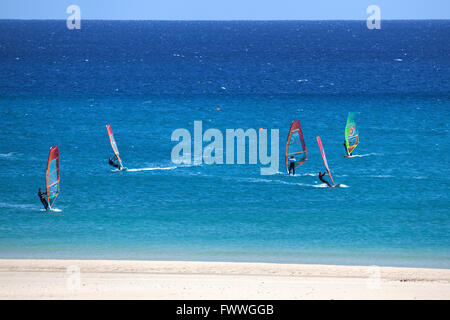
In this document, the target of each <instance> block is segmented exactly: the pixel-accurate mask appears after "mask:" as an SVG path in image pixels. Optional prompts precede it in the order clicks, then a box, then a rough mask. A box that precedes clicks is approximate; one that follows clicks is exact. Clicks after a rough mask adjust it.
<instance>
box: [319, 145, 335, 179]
mask: <svg viewBox="0 0 450 320" xmlns="http://www.w3.org/2000/svg"><path fill="white" fill-rule="evenodd" d="M316 139H317V144H318V145H319V149H320V154H321V155H322V159H323V163H324V164H325V168H326V169H327V171H328V175H329V176H330V179H331V182H332V183H333V185H335V183H334V181H333V177H332V176H331V172H330V168H329V167H328V161H327V157H326V155H325V150H324V149H323V145H322V140H320V137H317V138H316Z"/></svg>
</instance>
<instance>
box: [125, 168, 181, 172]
mask: <svg viewBox="0 0 450 320" xmlns="http://www.w3.org/2000/svg"><path fill="white" fill-rule="evenodd" d="M176 168H177V167H164V168H161V167H154V168H138V169H128V170H127V171H130V172H139V171H154V170H173V169H176Z"/></svg>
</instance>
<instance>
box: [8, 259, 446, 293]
mask: <svg viewBox="0 0 450 320" xmlns="http://www.w3.org/2000/svg"><path fill="white" fill-rule="evenodd" d="M78 270H79V271H80V272H79V273H78ZM0 299H450V270H449V269H421V268H393V267H379V268H378V267H365V266H333V265H295V264H272V263H226V262H182V261H174V262H171V261H170V262H169V261H109V260H108V261H106V260H0Z"/></svg>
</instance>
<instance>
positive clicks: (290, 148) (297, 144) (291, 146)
mask: <svg viewBox="0 0 450 320" xmlns="http://www.w3.org/2000/svg"><path fill="white" fill-rule="evenodd" d="M291 156H294V157H295V160H296V161H295V168H297V167H299V166H301V165H302V164H303V163H305V161H306V145H305V139H304V138H303V132H302V127H301V125H300V121H299V120H295V121H293V122H292V124H291V128H290V129H289V135H288V137H287V141H286V171H287V172H288V173H289V157H291Z"/></svg>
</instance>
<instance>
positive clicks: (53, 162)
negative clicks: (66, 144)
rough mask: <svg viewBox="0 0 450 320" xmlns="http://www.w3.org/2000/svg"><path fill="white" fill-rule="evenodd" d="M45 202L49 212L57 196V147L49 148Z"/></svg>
mask: <svg viewBox="0 0 450 320" xmlns="http://www.w3.org/2000/svg"><path fill="white" fill-rule="evenodd" d="M45 178H46V190H47V202H48V207H49V208H50V210H51V209H52V207H53V204H54V203H55V201H56V198H57V197H58V195H59V150H58V146H54V147H51V148H50V152H49V154H48V161H47V171H46V175H45Z"/></svg>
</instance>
